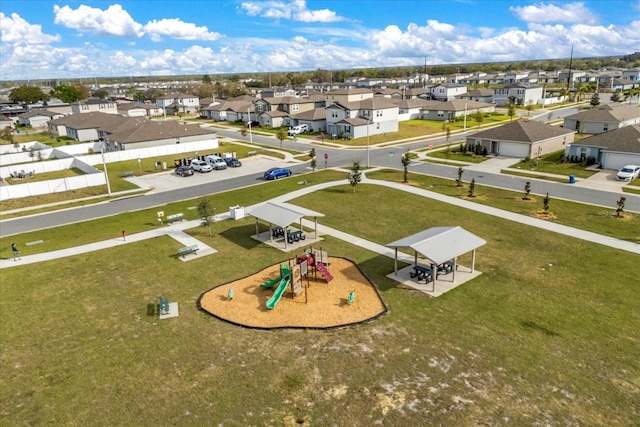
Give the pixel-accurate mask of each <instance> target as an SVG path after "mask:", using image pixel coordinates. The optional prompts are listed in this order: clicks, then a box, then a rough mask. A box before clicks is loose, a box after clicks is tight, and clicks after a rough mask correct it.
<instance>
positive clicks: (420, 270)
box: [410, 265, 433, 283]
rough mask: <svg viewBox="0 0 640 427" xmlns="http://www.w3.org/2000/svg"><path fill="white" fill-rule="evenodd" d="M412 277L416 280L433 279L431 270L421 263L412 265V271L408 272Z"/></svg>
mask: <svg viewBox="0 0 640 427" xmlns="http://www.w3.org/2000/svg"><path fill="white" fill-rule="evenodd" d="M410 276H411V278H412V279H414V278H415V279H417V281H420V280H424V281H425V282H427V283H429V282H430V281H431V280H433V270H431V269H430V268H428V267H423V266H421V265H417V266H415V267H413V272H412V273H410Z"/></svg>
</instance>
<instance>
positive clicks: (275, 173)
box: [264, 168, 292, 179]
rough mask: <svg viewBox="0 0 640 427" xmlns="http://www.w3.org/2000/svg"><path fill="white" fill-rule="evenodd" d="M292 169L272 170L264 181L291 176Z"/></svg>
mask: <svg viewBox="0 0 640 427" xmlns="http://www.w3.org/2000/svg"><path fill="white" fill-rule="evenodd" d="M291 174H292V172H291V169H284V168H271V169H269V170H268V171H266V172H265V173H264V179H278V178H282V177H285V176H291Z"/></svg>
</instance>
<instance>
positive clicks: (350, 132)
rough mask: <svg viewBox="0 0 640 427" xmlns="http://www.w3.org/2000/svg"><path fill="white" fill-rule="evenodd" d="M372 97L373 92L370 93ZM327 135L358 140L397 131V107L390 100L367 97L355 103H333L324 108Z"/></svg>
mask: <svg viewBox="0 0 640 427" xmlns="http://www.w3.org/2000/svg"><path fill="white" fill-rule="evenodd" d="M370 93H371V95H373V92H370ZM325 111H326V120H327V133H329V134H331V135H336V136H339V137H345V138H360V137H363V136H367V135H377V134H383V133H387V132H397V131H398V111H399V109H398V106H397V105H395V104H394V103H393V102H392V101H391V100H388V99H385V98H380V97H375V98H374V97H369V98H366V99H364V100H362V101H357V102H345V103H342V102H335V103H333V104H331V105H329V106H327V107H326V108H325Z"/></svg>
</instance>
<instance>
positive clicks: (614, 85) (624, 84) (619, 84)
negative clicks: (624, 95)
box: [611, 79, 640, 91]
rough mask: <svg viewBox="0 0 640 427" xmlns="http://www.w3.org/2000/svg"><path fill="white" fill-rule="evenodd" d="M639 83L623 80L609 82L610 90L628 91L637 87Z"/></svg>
mask: <svg viewBox="0 0 640 427" xmlns="http://www.w3.org/2000/svg"><path fill="white" fill-rule="evenodd" d="M639 85H640V82H638V81H637V80H624V79H613V81H612V82H611V90H613V91H616V90H628V89H633V88H634V87H636V86H639Z"/></svg>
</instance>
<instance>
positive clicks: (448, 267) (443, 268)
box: [438, 261, 454, 274]
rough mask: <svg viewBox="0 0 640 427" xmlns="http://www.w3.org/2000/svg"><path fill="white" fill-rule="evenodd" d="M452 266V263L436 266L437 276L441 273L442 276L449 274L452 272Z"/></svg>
mask: <svg viewBox="0 0 640 427" xmlns="http://www.w3.org/2000/svg"><path fill="white" fill-rule="evenodd" d="M453 266H454V263H453V261H447V262H443V263H442V264H440V265H438V274H440V273H443V274H449V273H451V272H452V271H453Z"/></svg>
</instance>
